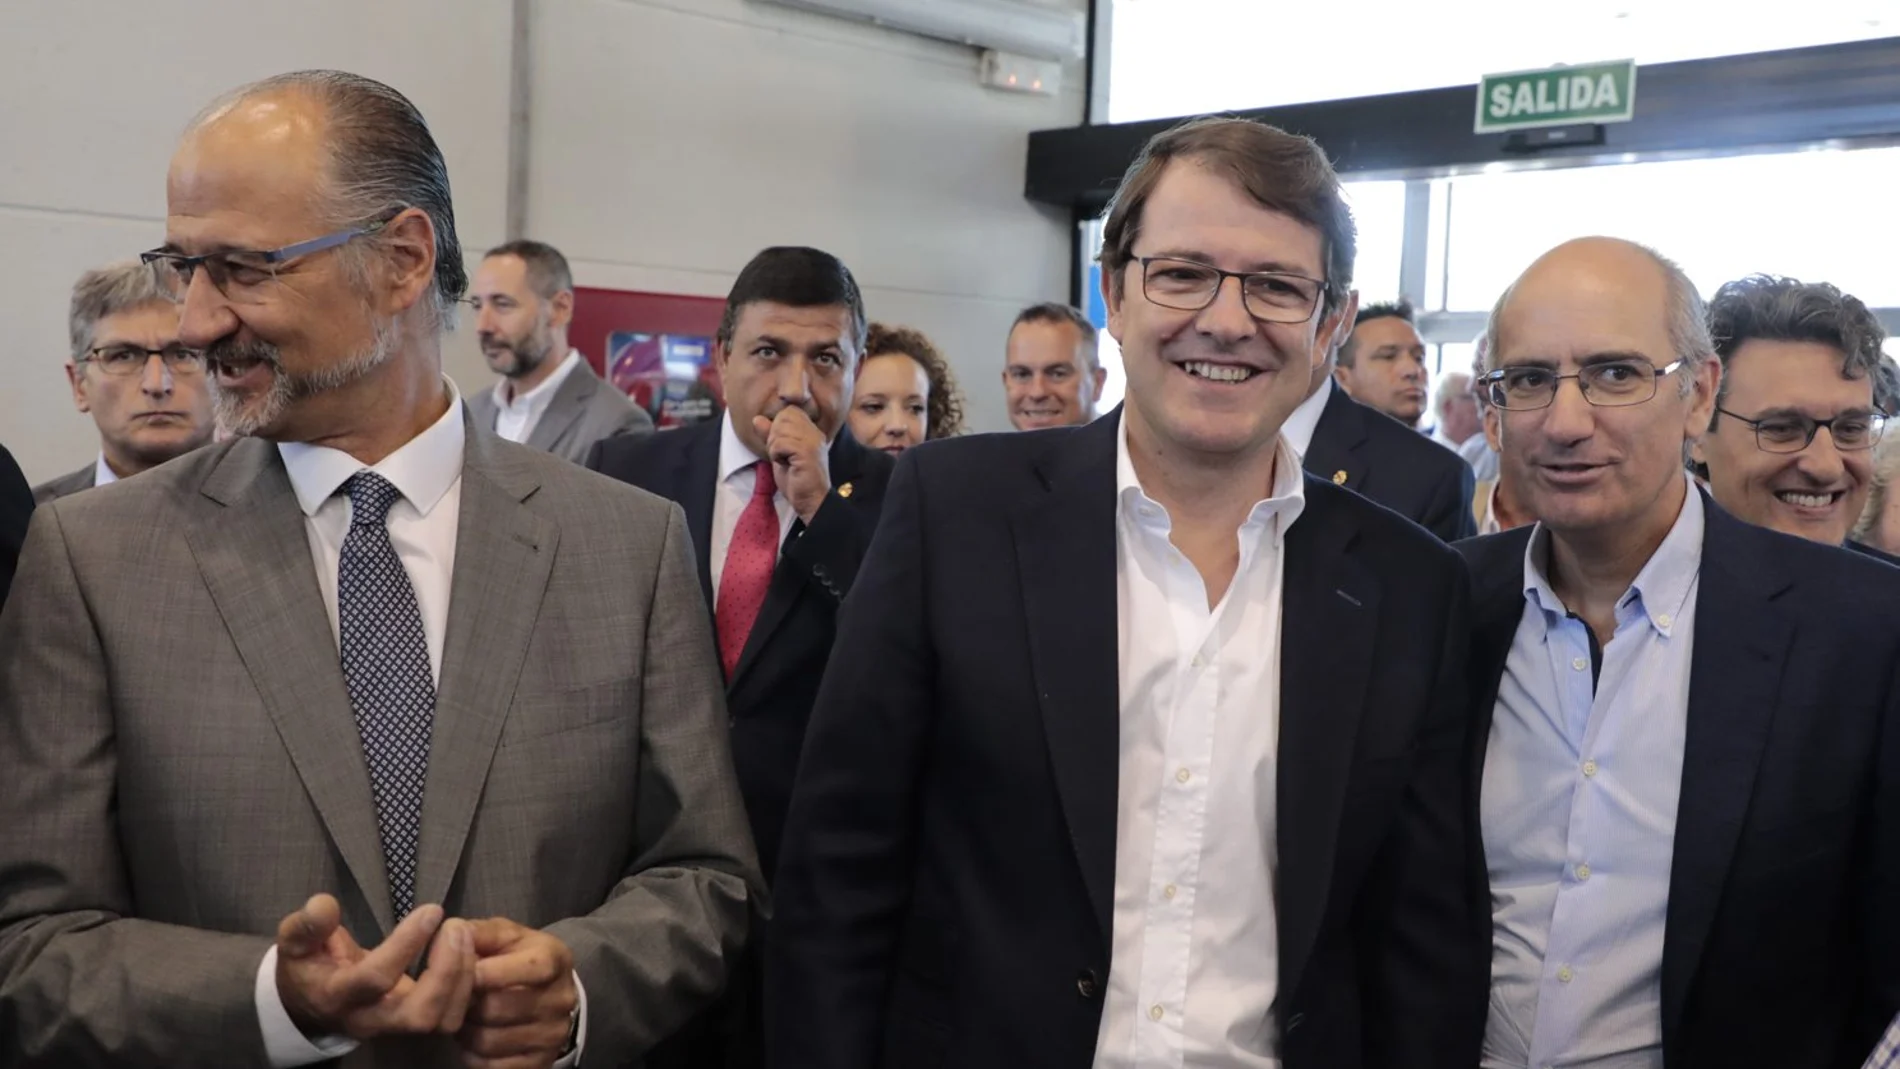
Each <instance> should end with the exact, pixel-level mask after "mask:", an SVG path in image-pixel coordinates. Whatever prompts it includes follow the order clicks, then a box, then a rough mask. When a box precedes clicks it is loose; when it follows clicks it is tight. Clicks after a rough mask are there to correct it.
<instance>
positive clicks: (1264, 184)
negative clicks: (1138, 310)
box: [1101, 116, 1358, 315]
mask: <svg viewBox="0 0 1900 1069" xmlns="http://www.w3.org/2000/svg"><path fill="white" fill-rule="evenodd" d="M1176 160H1188V161H1192V162H1194V163H1197V164H1199V165H1201V166H1203V167H1206V168H1208V169H1210V170H1212V171H1214V172H1215V173H1216V174H1219V175H1222V176H1223V177H1226V178H1228V179H1230V180H1232V181H1233V182H1234V184H1236V185H1238V186H1239V187H1240V188H1241V189H1242V190H1244V191H1246V193H1247V196H1248V197H1250V198H1251V199H1252V200H1253V201H1254V203H1256V204H1258V205H1260V206H1261V207H1263V208H1266V209H1267V210H1269V211H1275V212H1279V213H1281V214H1282V215H1288V216H1291V217H1293V218H1294V219H1297V220H1299V221H1300V222H1302V223H1305V224H1306V225H1307V226H1310V227H1312V228H1313V229H1315V230H1317V231H1319V235H1320V260H1321V265H1322V267H1321V269H1322V271H1323V272H1324V273H1325V275H1326V277H1325V279H1324V282H1325V283H1326V288H1325V298H1324V300H1323V301H1322V302H1321V304H1322V307H1323V308H1324V310H1325V312H1326V314H1328V315H1330V314H1332V313H1333V312H1335V311H1338V310H1339V307H1340V306H1341V305H1343V304H1344V303H1345V301H1346V294H1347V293H1348V292H1349V291H1350V290H1351V289H1352V265H1353V258H1354V257H1355V255H1356V254H1357V252H1358V231H1357V230H1356V229H1355V227H1354V226H1353V221H1352V209H1350V208H1348V207H1347V206H1346V200H1345V196H1344V195H1343V193H1342V192H1341V190H1340V186H1339V175H1338V174H1337V173H1335V172H1334V170H1333V165H1332V162H1331V161H1330V160H1328V159H1327V158H1326V153H1325V152H1324V151H1322V150H1321V149H1320V147H1319V144H1318V143H1317V142H1315V141H1314V140H1313V139H1312V138H1310V137H1302V136H1300V135H1298V134H1290V133H1287V132H1286V131H1285V130H1282V129H1280V128H1279V127H1277V126H1268V125H1267V124H1266V123H1262V122H1255V121H1253V120H1251V119H1236V118H1231V117H1225V116H1206V117H1203V118H1199V119H1191V120H1189V121H1188V122H1185V123H1182V124H1181V125H1179V126H1176V127H1174V128H1172V129H1169V130H1165V131H1163V132H1161V133H1159V134H1156V135H1155V136H1154V137H1152V138H1150V139H1149V140H1148V143H1147V144H1146V145H1144V146H1142V149H1141V155H1139V156H1137V157H1136V158H1135V162H1134V163H1133V164H1132V165H1131V166H1130V167H1129V168H1128V173H1127V174H1126V175H1125V176H1123V178H1122V182H1121V187H1120V188H1119V189H1117V190H1116V191H1115V199H1114V200H1113V201H1111V202H1110V203H1109V208H1108V219H1107V221H1106V222H1105V223H1103V224H1102V253H1101V261H1102V270H1103V271H1105V272H1107V273H1108V276H1109V279H1110V285H1112V286H1114V287H1115V292H1116V293H1117V294H1119V293H1120V292H1121V285H1122V271H1123V269H1125V268H1126V267H1127V266H1128V265H1129V263H1131V262H1132V261H1133V260H1134V258H1135V239H1136V238H1137V237H1139V236H1140V234H1141V223H1142V212H1143V209H1145V208H1146V207H1147V204H1148V198H1149V197H1150V196H1152V195H1153V194H1154V190H1155V186H1156V185H1158V184H1160V182H1161V176H1162V174H1163V173H1164V172H1166V171H1167V169H1168V165H1169V164H1171V163H1173V162H1175V161H1176Z"/></svg>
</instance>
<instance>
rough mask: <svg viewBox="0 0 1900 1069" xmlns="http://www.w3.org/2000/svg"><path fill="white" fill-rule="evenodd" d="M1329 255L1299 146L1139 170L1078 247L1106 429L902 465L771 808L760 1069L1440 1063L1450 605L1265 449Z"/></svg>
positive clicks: (1302, 1067)
mask: <svg viewBox="0 0 1900 1069" xmlns="http://www.w3.org/2000/svg"><path fill="white" fill-rule="evenodd" d="M1354 246H1355V239H1354V230H1353V223H1352V217H1351V214H1350V212H1349V211H1348V210H1347V208H1346V205H1345V203H1344V201H1343V198H1342V195H1341V193H1340V188H1339V180H1338V177H1337V176H1336V175H1335V174H1334V172H1333V169H1332V167H1331V165H1330V164H1329V163H1328V162H1327V160H1326V157H1325V154H1324V153H1323V152H1321V151H1320V149H1319V147H1318V146H1317V145H1315V144H1314V143H1313V142H1311V141H1310V140H1308V139H1306V138H1303V137H1297V136H1294V135H1291V134H1288V133H1286V132H1284V131H1281V130H1278V129H1274V128H1272V127H1269V126H1265V125H1262V124H1259V123H1254V122H1249V121H1245V120H1239V119H1207V120H1200V121H1196V122H1192V123H1188V124H1186V125H1183V126H1179V127H1176V128H1175V129H1173V130H1170V131H1168V132H1166V133H1163V134H1160V135H1157V136H1156V137H1155V138H1154V139H1153V140H1152V141H1150V143H1149V144H1148V145H1147V147H1146V148H1145V149H1144V150H1143V152H1142V153H1141V155H1140V157H1139V158H1138V159H1137V161H1136V162H1135V164H1134V165H1133V167H1132V168H1131V169H1130V170H1129V172H1128V176H1127V177H1126V178H1125V179H1124V180H1123V182H1122V186H1121V188H1120V190H1119V191H1118V193H1117V195H1116V198H1115V201H1114V206H1113V207H1112V208H1111V210H1110V212H1109V215H1108V220H1107V223H1106V225H1105V228H1104V241H1103V247H1102V267H1103V271H1102V277H1103V297H1104V299H1105V301H1106V303H1107V308H1108V329H1109V332H1110V333H1111V334H1112V335H1113V336H1114V337H1115V338H1116V339H1117V341H1119V342H1120V344H1121V348H1122V355H1123V360H1124V365H1125V367H1126V368H1127V372H1128V395H1127V401H1126V403H1125V404H1124V405H1123V407H1122V408H1121V410H1120V411H1119V412H1118V413H1117V414H1115V415H1114V416H1113V417H1104V418H1102V419H1098V420H1096V421H1095V422H1094V423H1092V424H1089V425H1088V426H1086V427H1079V428H1076V429H1074V430H1066V431H1048V432H1043V433H1037V434H1019V435H977V436H973V437H970V438H963V439H954V440H950V441H946V442H942V443H932V444H931V445H928V446H926V447H924V448H922V449H916V450H912V451H911V452H909V453H906V454H905V455H904V459H903V460H902V461H901V462H900V463H899V464H898V467H897V472H896V475H895V476H894V477H893V480H892V484H891V487H890V490H889V492H888V495H887V499H886V504H885V507H884V513H883V517H882V520H881V524H880V529H879V532H878V536H877V540H876V541H875V542H874V543H872V545H871V548H870V551H869V553H868V554H867V555H866V557H865V561H864V564H863V567H862V569H861V570H860V571H859V572H858V576H857V580H856V583H855V584H854V585H853V587H852V593H851V597H850V598H848V599H847V600H846V601H845V604H844V606H843V608H842V610H841V612H840V617H839V624H838V638H837V646H836V648H837V650H838V654H837V655H836V656H834V657H833V658H832V660H831V663H830V665H829V667H828V668H827V670H826V675H825V681H824V684H823V686H822V688H821V690H820V692H819V697H818V701H817V704H816V706H815V708H814V709H813V712H812V718H811V724H810V727H809V729H808V732H807V735H806V741H805V747H804V751H803V754H802V756H801V759H800V764H799V775H798V780H797V783H796V785H795V786H794V788H793V793H792V802H791V811H790V815H789V817H788V820H787V824H786V829H785V834H784V844H783V847H782V849H781V852H780V860H779V867H778V873H777V877H776V881H777V882H776V883H775V885H774V895H775V901H776V903H777V914H776V916H775V919H774V921H773V929H772V939H771V940H770V941H769V942H768V945H767V947H766V954H767V958H768V962H769V966H768V974H767V975H768V989H767V998H766V1023H767V1041H768V1042H767V1049H768V1051H770V1053H771V1055H772V1057H773V1058H774V1059H776V1061H775V1063H774V1064H775V1065H777V1066H780V1067H783V1069H821V1067H822V1069H874V1067H876V1066H909V1065H926V1064H928V1065H936V1066H941V1067H943V1069H992V1067H996V1066H1036V1067H1038V1069H1091V1067H1093V1069H1138V1067H1139V1069H1146V1067H1150V1066H1160V1065H1176V1066H1180V1065H1191V1066H1218V1067H1223V1069H1454V1067H1455V1069H1470V1066H1471V1065H1472V1063H1473V1061H1474V1060H1475V1059H1476V1056H1477V1047H1478V1038H1479V1033H1480V1031H1481V1029H1482V1026H1483V1014H1484V996H1485V989H1486V982H1485V981H1486V968H1485V967H1486V957H1485V953H1484V947H1485V943H1484V935H1485V927H1484V915H1483V911H1482V910H1481V909H1479V908H1478V899H1479V897H1480V892H1479V887H1478V879H1477V877H1478V873H1477V868H1476V865H1475V856H1476V847H1475V842H1474V839H1473V835H1474V834H1475V829H1474V828H1473V827H1472V825H1471V821H1470V820H1468V819H1467V813H1468V810H1467V806H1466V800H1467V799H1468V798H1469V797H1470V793H1471V788H1472V784H1471V782H1470V779H1469V776H1468V775H1467V772H1468V767H1469V766H1468V763H1467V762H1468V752H1467V747H1466V742H1465V738H1466V732H1467V730H1468V728H1469V725H1470V709H1469V706H1468V704H1467V702H1466V701H1465V694H1466V691H1465V686H1464V682H1465V679H1464V670H1465V642H1466V639H1467V635H1468V631H1469V626H1468V618H1467V615H1466V611H1467V604H1466V600H1465V599H1466V576H1465V573H1464V570H1463V568H1462V566H1461V564H1460V562H1459V559H1458V556H1457V554H1456V553H1454V552H1453V551H1452V550H1450V549H1449V548H1448V547H1446V546H1445V545H1443V544H1442V543H1441V542H1439V541H1438V540H1436V539H1434V538H1433V537H1431V536H1430V535H1429V534H1427V533H1426V532H1424V531H1422V530H1420V529H1419V528H1418V527H1416V526H1415V525H1413V524H1410V523H1407V522H1405V521H1404V520H1403V519H1401V518H1400V517H1398V516H1396V515H1394V514H1392V513H1391V512H1389V511H1387V510H1385V509H1382V508H1379V507H1378V506H1375V505H1373V504H1371V503H1370V502H1368V501H1366V500H1365V499H1364V498H1361V497H1359V496H1358V495H1356V494H1353V493H1350V492H1348V491H1345V490H1342V489H1341V488H1339V487H1338V486H1336V485H1334V483H1333V482H1332V481H1331V480H1329V479H1323V478H1311V477H1307V476H1306V475H1305V474H1304V473H1303V472H1302V471H1301V468H1300V463H1299V458H1298V456H1297V455H1296V454H1295V453H1294V452H1293V450H1292V449H1291V448H1290V447H1289V446H1288V445H1287V442H1286V439H1285V437H1284V436H1283V435H1282V433H1281V428H1282V426H1283V425H1284V423H1285V420H1286V418H1287V414H1288V413H1289V412H1291V411H1292V410H1293V409H1294V408H1295V407H1296V406H1297V405H1298V404H1299V403H1300V401H1301V399H1302V398H1304V397H1305V396H1306V395H1307V392H1308V388H1309V383H1310V381H1311V377H1312V375H1313V374H1314V372H1315V370H1316V369H1317V368H1318V367H1319V366H1320V365H1321V364H1323V363H1324V361H1325V359H1326V353H1327V351H1328V350H1329V349H1330V348H1331V346H1332V344H1333V339H1334V337H1335V335H1336V334H1337V333H1338V332H1339V331H1341V330H1343V329H1345V325H1346V323H1347V322H1348V320H1349V317H1350V315H1351V312H1350V305H1351V301H1350V297H1349V294H1350V292H1351V287H1352V269H1353V255H1354ZM1378 418H1383V417H1378ZM1394 429H1395V430H1399V428H1398V427H1397V425H1396V424H1395V425H1394ZM1399 433H1404V434H1412V432H1410V431H1403V430H1399ZM1413 437H1415V438H1417V437H1418V436H1417V435H1415V434H1414V435H1413ZM1419 445H1420V447H1421V448H1425V449H1432V450H1437V451H1438V452H1440V453H1443V454H1444V456H1445V458H1446V460H1447V461H1448V462H1449V463H1451V464H1454V465H1458V466H1459V467H1461V468H1462V467H1463V465H1462V464H1460V462H1459V461H1458V459H1457V458H1456V457H1454V456H1452V455H1451V454H1450V453H1449V452H1446V451H1444V450H1442V449H1439V447H1438V446H1436V445H1433V444H1431V443H1430V442H1426V441H1424V440H1423V439H1422V438H1421V439H1419ZM1466 520H1467V522H1469V516H1468V515H1467V516H1466ZM1111 966H1112V967H1111Z"/></svg>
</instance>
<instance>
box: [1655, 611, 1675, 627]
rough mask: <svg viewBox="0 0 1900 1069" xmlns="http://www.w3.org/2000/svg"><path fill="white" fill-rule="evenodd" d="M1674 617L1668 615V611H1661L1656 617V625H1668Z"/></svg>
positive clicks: (1673, 620)
mask: <svg viewBox="0 0 1900 1069" xmlns="http://www.w3.org/2000/svg"><path fill="white" fill-rule="evenodd" d="M1675 619H1676V618H1675V617H1673V616H1671V615H1669V614H1668V613H1663V614H1662V615H1661V616H1658V617H1656V626H1657V627H1668V626H1669V625H1670V624H1672V623H1674V622H1675Z"/></svg>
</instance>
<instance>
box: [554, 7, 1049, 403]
mask: <svg viewBox="0 0 1900 1069" xmlns="http://www.w3.org/2000/svg"><path fill="white" fill-rule="evenodd" d="M1061 2H1062V3H1063V4H1064V5H1065V6H1070V7H1072V8H1074V9H1077V10H1080V9H1082V8H1085V7H1086V3H1085V0H1061ZM532 32H533V41H534V45H533V86H534V106H533V116H534V120H533V138H532V147H531V154H532V168H531V171H530V177H529V212H528V219H529V229H530V231H531V236H533V237H537V238H540V239H541V240H544V241H548V242H550V243H552V244H554V245H556V246H558V247H560V248H561V249H562V250H563V251H564V252H565V253H566V254H567V256H568V258H569V260H570V261H571V262H572V263H573V266H574V272H575V278H576V281H578V282H579V283H580V284H582V285H594V286H608V287H613V288H619V289H638V290H654V291H659V292H664V293H690V294H704V295H709V296H723V295H724V294H725V292H726V291H727V289H728V288H729V287H730V286H731V284H732V279H733V276H734V275H736V274H737V273H738V271H739V269H740V268H741V267H743V266H744V265H745V262H746V261H747V260H748V259H750V258H751V257H752V255H753V254H754V253H756V252H757V251H758V250H760V249H761V248H764V247H766V246H768V245H780V244H803V245H816V246H818V247H820V248H823V249H826V250H828V251H830V252H832V253H835V254H837V255H838V256H839V257H841V258H842V259H843V260H844V261H845V263H846V264H847V265H849V266H850V268H851V270H852V272H853V273H854V274H855V275H856V276H857V278H858V282H859V284H860V285H861V286H862V287H863V288H864V291H865V301H866V304H867V306H868V310H869V312H870V314H871V317H872V318H873V319H879V320H884V321H887V322H892V323H899V324H903V325H907V326H912V327H916V328H918V329H920V330H922V331H923V332H924V333H925V334H927V335H929V336H930V338H931V339H932V340H933V341H935V342H936V343H937V345H938V347H939V348H940V349H942V350H943V352H944V354H945V355H946V356H947V357H948V358H949V359H950V362H951V364H952V366H953V367H954V369H955V371H956V373H957V377H958V379H959V382H960V385H961V386H962V387H963V391H964V395H965V397H966V400H967V404H966V413H967V415H968V416H969V417H970V419H969V422H970V424H971V425H972V426H973V427H974V428H975V429H978V430H1000V429H1006V428H1007V427H1008V420H1007V415H1006V413H1005V412H1004V407H1003V394H1002V364H1003V339H1004V337H1005V335H1006V334H1007V333H1008V329H1009V324H1010V322H1011V321H1012V320H1013V319H1014V318H1015V315H1016V312H1017V311H1019V310H1020V309H1021V308H1022V307H1023V306H1025V305H1027V304H1031V303H1034V302H1037V301H1045V300H1052V299H1066V298H1067V296H1068V292H1069V274H1070V267H1069V264H1070V260H1071V257H1072V245H1071V242H1072V238H1071V236H1070V231H1069V227H1068V221H1067V217H1066V214H1059V213H1055V212H1051V211H1047V210H1044V209H1040V208H1038V207H1036V206H1034V205H1031V204H1030V203H1029V202H1028V201H1025V200H1024V199H1023V194H1022V189H1023V168H1024V157H1025V152H1026V150H1027V145H1028V134H1029V132H1030V131H1032V130H1037V129H1045V128H1049V127H1056V126H1071V125H1074V124H1076V123H1079V122H1081V121H1082V108H1083V86H1082V81H1083V74H1082V68H1081V66H1080V65H1079V64H1077V65H1075V66H1073V67H1072V68H1071V69H1070V71H1069V72H1068V77H1067V78H1065V81H1064V93H1063V95H1061V96H1059V97H1041V96H1023V95H1017V94H1011V93H1003V92H998V91H996V90H991V89H985V88H983V87H982V86H980V85H979V84H978V83H977V80H976V66H977V55H976V52H975V50H974V49H970V48H965V47H961V46H957V45H951V44H944V43H938V42H933V41H926V40H923V39H920V38H915V37H910V36H907V35H904V34H899V33H895V32H892V31H889V30H884V29H881V28H878V27H874V26H865V25H859V24H856V23H851V22H846V21H842V20H838V19H830V18H825V17H822V16H816V15H810V14H807V13H804V12H800V11H795V10H790V9H786V8H781V7H774V6H770V5H763V4H759V3H756V2H751V0H562V2H560V3H544V4H541V5H539V6H538V8H537V11H536V18H535V22H534V26H533V31H532Z"/></svg>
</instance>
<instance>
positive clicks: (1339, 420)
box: [1302, 384, 1372, 490]
mask: <svg viewBox="0 0 1900 1069" xmlns="http://www.w3.org/2000/svg"><path fill="white" fill-rule="evenodd" d="M1332 390H1333V392H1332V396H1330V397H1328V398H1327V399H1326V407H1325V408H1322V409H1320V413H1319V422H1318V423H1317V424H1315V425H1314V427H1313V440H1312V442H1310V443H1309V444H1308V445H1307V448H1306V456H1305V457H1303V458H1302V465H1303V466H1304V467H1305V468H1306V470H1307V471H1308V472H1311V473H1312V474H1314V475H1317V476H1319V477H1320V478H1322V479H1325V480H1326V481H1327V482H1330V483H1332V484H1333V485H1335V486H1344V487H1346V488H1347V489H1349V490H1359V489H1361V488H1362V487H1364V486H1365V482H1366V477H1367V476H1368V475H1369V474H1370V473H1371V470H1372V468H1371V464H1370V463H1369V462H1368V461H1367V460H1366V458H1365V457H1363V456H1361V455H1360V454H1359V447H1360V445H1362V444H1363V443H1364V442H1365V440H1366V420H1365V413H1363V412H1361V411H1360V410H1359V406H1358V405H1357V404H1355V403H1354V402H1353V400H1352V398H1350V397H1347V396H1346V391H1345V390H1342V389H1340V388H1339V386H1338V385H1336V384H1335V385H1334V386H1333V388H1332Z"/></svg>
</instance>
